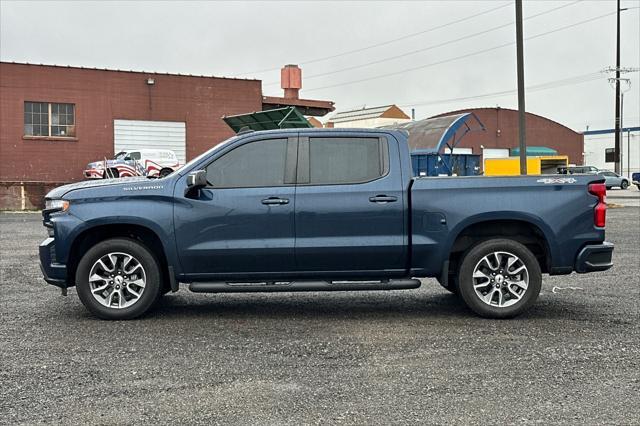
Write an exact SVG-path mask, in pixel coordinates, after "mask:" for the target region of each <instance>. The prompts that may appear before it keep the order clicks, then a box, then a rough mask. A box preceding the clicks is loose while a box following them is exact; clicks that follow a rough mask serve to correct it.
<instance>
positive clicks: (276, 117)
mask: <svg viewBox="0 0 640 426" xmlns="http://www.w3.org/2000/svg"><path fill="white" fill-rule="evenodd" d="M222 119H223V120H224V122H225V123H227V125H228V126H229V127H231V128H232V129H233V131H234V132H236V133H238V132H239V131H241V130H274V129H300V128H303V129H304V128H309V127H313V126H312V125H311V123H309V121H308V120H307V119H306V118H304V115H302V114H301V113H300V111H298V110H297V109H296V107H287V108H279V109H270V110H266V111H258V112H252V113H249V114H240V115H230V116H225V117H222Z"/></svg>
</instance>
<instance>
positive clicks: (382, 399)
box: [0, 207, 640, 424]
mask: <svg viewBox="0 0 640 426" xmlns="http://www.w3.org/2000/svg"><path fill="white" fill-rule="evenodd" d="M608 219H609V222H608V223H609V226H608V231H607V239H608V240H610V241H612V242H614V243H615V244H616V250H615V252H614V255H615V267H614V268H612V269H611V270H610V271H607V272H604V273H596V274H589V275H582V276H579V275H575V274H574V275H570V276H563V277H545V280H544V284H543V288H542V294H541V295H540V298H539V299H538V302H537V304H536V305H535V307H534V308H533V309H532V310H531V311H530V312H528V313H527V314H526V315H524V316H521V317H519V318H517V319H514V320H507V321H491V320H483V319H480V318H477V317H475V316H474V315H473V314H471V313H470V312H469V311H468V310H467V309H466V308H465V307H464V306H463V305H462V304H461V303H460V302H459V301H458V300H457V299H456V297H454V296H452V295H450V294H448V293H447V292H445V291H444V290H442V289H441V288H440V287H439V286H438V285H437V283H436V282H435V281H434V280H425V282H424V285H423V287H422V288H421V289H419V290H411V291H395V292H362V293H296V294H288V293H282V294H267V295H257V294H248V295H243V294H240V295H195V294H191V293H189V291H188V290H186V289H184V288H183V289H182V290H181V291H180V292H178V293H177V294H174V295H170V296H168V297H166V298H165V299H164V300H163V302H162V304H161V305H160V306H159V307H158V308H157V309H156V310H155V311H154V312H153V313H152V314H151V315H149V316H147V317H145V318H143V319H141V320H137V321H129V322H105V321H100V320H96V319H94V318H92V317H91V316H90V315H89V314H88V313H87V311H85V309H84V308H83V307H82V305H81V304H80V302H79V301H78V298H77V296H76V294H75V291H74V290H71V291H69V296H68V297H62V296H61V295H60V293H59V291H57V290H56V288H54V287H52V286H49V285H46V284H45V283H44V281H42V279H41V276H40V271H39V267H38V263H37V245H38V243H39V242H40V241H41V240H42V239H43V237H44V228H43V227H42V226H41V223H40V216H39V215H38V214H0V231H1V236H0V243H1V245H0V247H1V249H0V250H1V251H0V267H1V271H0V272H1V287H0V289H1V290H2V299H1V302H0V314H1V319H0V321H1V322H0V413H1V415H0V423H28V424H33V423H57V424H61V423H64V424H70V423H73V424H79V423H101V424H105V423H106V424H114V423H117V424H125V423H127V424H130V423H143V422H144V423H221V424H222V423H223V424H302V423H311V424H323V423H348V424H353V423H359V424H361V423H374V424H391V423H431V424H443V423H457V424H495V423H525V424H527V423H542V424H553V423H569V424H603V423H607V424H639V419H640V399H639V397H638V394H639V391H640V322H639V321H638V320H639V313H640V303H639V301H640V265H639V259H640V236H639V234H640V210H639V209H638V208H634V207H624V208H620V209H611V210H610V211H609V212H608ZM554 287H556V289H555V290H556V291H555V292H554V291H553V290H554ZM557 287H560V288H561V289H558V288H557ZM569 287H575V289H570V288H569Z"/></svg>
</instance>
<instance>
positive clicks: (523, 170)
mask: <svg viewBox="0 0 640 426" xmlns="http://www.w3.org/2000/svg"><path fill="white" fill-rule="evenodd" d="M618 2H620V0H618ZM516 51H517V66H518V139H519V143H520V174H521V175H526V174H527V140H526V126H525V124H526V123H525V111H526V110H525V106H524V42H523V29H522V0H516Z"/></svg>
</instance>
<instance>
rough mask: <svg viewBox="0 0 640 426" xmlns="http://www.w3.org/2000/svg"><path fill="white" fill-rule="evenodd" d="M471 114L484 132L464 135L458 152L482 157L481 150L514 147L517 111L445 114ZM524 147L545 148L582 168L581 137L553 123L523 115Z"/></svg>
mask: <svg viewBox="0 0 640 426" xmlns="http://www.w3.org/2000/svg"><path fill="white" fill-rule="evenodd" d="M462 112H473V113H474V114H475V115H476V116H477V117H478V118H479V119H480V121H481V122H482V123H483V124H484V126H485V127H486V131H484V132H471V133H468V134H467V135H466V136H465V137H464V139H462V141H461V142H460V144H459V145H457V146H458V147H460V148H473V153H474V154H482V148H480V146H481V145H483V146H484V147H485V148H516V147H518V111H516V110H512V109H505V108H475V109H468V110H459V111H452V112H447V113H445V114H441V115H450V114H456V113H462ZM526 128H527V146H546V147H548V148H553V149H555V150H556V151H558V154H560V155H568V156H569V162H570V163H573V164H583V158H582V153H583V152H584V136H583V135H582V134H581V133H577V132H574V131H573V130H571V129H569V128H568V127H565V126H563V125H562V124H560V123H557V122H555V121H553V120H550V119H548V118H545V117H541V116H539V115H536V114H531V113H527V115H526Z"/></svg>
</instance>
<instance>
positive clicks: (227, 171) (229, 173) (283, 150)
mask: <svg viewBox="0 0 640 426" xmlns="http://www.w3.org/2000/svg"><path fill="white" fill-rule="evenodd" d="M286 156H287V140H286V139H269V140H263V141H256V142H250V143H247V144H245V145H242V146H239V147H238V148H235V149H234V150H232V151H230V152H228V153H226V154H224V155H223V156H222V157H220V158H218V159H217V160H215V161H214V162H213V163H211V164H209V165H208V166H207V169H206V170H207V180H208V181H209V184H210V185H212V186H213V187H217V188H250V187H263V186H282V185H284V172H285V163H286Z"/></svg>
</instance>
